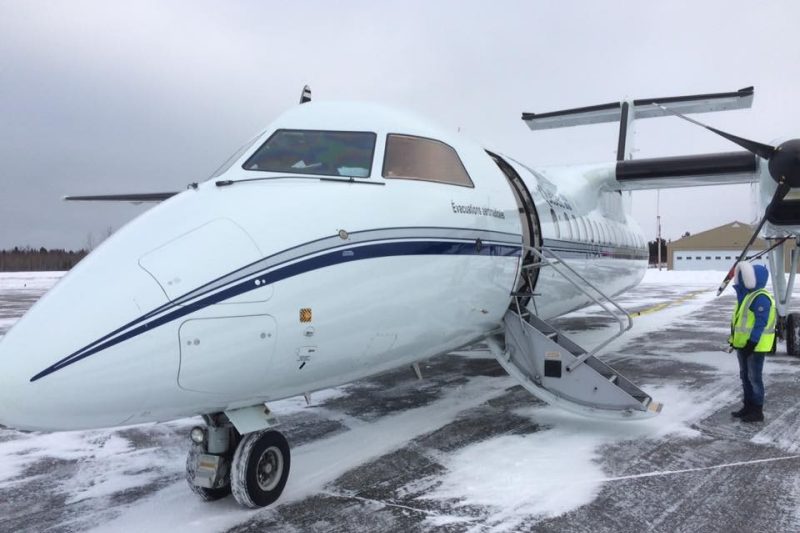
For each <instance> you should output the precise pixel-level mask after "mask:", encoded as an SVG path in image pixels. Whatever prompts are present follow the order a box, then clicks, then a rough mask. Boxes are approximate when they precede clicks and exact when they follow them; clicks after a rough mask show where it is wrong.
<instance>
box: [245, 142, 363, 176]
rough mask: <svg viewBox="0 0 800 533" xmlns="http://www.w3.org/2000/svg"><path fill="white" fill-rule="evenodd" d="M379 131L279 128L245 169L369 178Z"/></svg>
mask: <svg viewBox="0 0 800 533" xmlns="http://www.w3.org/2000/svg"><path fill="white" fill-rule="evenodd" d="M375 139H376V135H375V134H374V133H369V132H356V131H318V130H278V131H276V132H275V133H273V134H272V135H271V136H270V138H269V139H267V140H266V142H265V143H264V144H262V145H261V147H260V148H259V149H258V150H256V152H255V153H254V154H253V155H252V156H250V158H249V159H248V160H247V161H245V163H244V165H242V168H244V169H245V170H261V171H267V172H280V173H285V174H317V175H322V176H347V177H350V178H368V177H369V175H370V172H371V170H372V156H373V154H374V152H375Z"/></svg>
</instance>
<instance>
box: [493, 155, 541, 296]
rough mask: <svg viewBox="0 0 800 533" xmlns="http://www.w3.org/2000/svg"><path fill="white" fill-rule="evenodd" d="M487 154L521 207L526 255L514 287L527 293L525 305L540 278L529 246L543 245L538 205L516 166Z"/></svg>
mask: <svg viewBox="0 0 800 533" xmlns="http://www.w3.org/2000/svg"><path fill="white" fill-rule="evenodd" d="M486 153H487V154H489V156H490V157H491V158H492V159H493V160H494V162H495V163H497V166H498V167H500V170H502V171H503V174H505V176H506V179H507V180H508V183H509V185H510V186H511V190H512V191H513V192H514V198H516V200H517V206H518V207H519V216H520V218H521V219H522V220H521V222H522V237H523V241H524V243H523V244H524V245H525V250H526V251H525V255H524V256H523V258H522V268H521V272H520V276H519V278H518V279H517V285H516V287H515V289H514V292H515V294H517V295H526V296H524V298H523V301H522V302H521V303H522V305H523V306H525V305H527V303H528V301H529V300H530V298H531V297H532V296H533V289H534V288H535V287H536V280H537V279H538V278H539V268H538V266H537V263H538V262H537V260H536V258H535V256H534V254H533V253H531V252H530V250H529V248H531V247H533V248H541V246H542V233H541V231H540V228H539V217H538V216H537V215H536V207H535V206H534V203H533V197H532V196H531V193H530V191H529V190H528V187H527V186H526V185H525V182H524V181H523V180H522V177H520V175H519V174H518V173H517V171H516V170H514V167H512V166H511V165H509V164H508V162H507V161H506V160H505V159H503V158H502V157H500V156H499V155H497V154H494V153H492V152H489V151H487V152H486Z"/></svg>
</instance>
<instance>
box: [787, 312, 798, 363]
mask: <svg viewBox="0 0 800 533" xmlns="http://www.w3.org/2000/svg"><path fill="white" fill-rule="evenodd" d="M786 353H787V354H789V355H795V356H797V355H800V315H798V314H797V313H789V316H788V317H786Z"/></svg>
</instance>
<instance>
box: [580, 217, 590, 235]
mask: <svg viewBox="0 0 800 533" xmlns="http://www.w3.org/2000/svg"><path fill="white" fill-rule="evenodd" d="M578 223H580V226H579V227H578V234H579V235H580V237H579V238H580V240H582V241H588V240H589V232H588V231H586V222H584V221H583V217H581V218H579V219H578Z"/></svg>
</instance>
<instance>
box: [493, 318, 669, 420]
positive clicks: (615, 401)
mask: <svg viewBox="0 0 800 533" xmlns="http://www.w3.org/2000/svg"><path fill="white" fill-rule="evenodd" d="M504 323H505V332H506V333H505V347H506V351H505V354H504V356H503V357H498V361H499V362H500V364H501V365H503V367H504V368H505V369H506V370H507V371H508V373H509V374H511V375H512V376H514V377H515V378H517V379H518V380H519V381H520V383H521V384H522V385H523V387H525V388H526V389H527V390H528V391H530V392H531V393H532V394H534V395H535V396H537V397H539V398H541V399H543V400H545V401H547V402H548V403H551V404H556V405H560V406H561V407H564V408H566V409H569V410H573V411H578V412H582V413H584V414H587V413H590V414H593V415H600V416H606V417H610V418H631V417H644V416H652V415H653V414H656V413H657V412H658V411H659V410H660V404H657V403H655V402H652V398H650V396H649V395H647V393H645V392H644V391H642V390H641V389H639V388H638V387H637V386H636V385H635V384H633V383H632V382H631V381H629V380H628V379H626V378H625V377H624V376H623V375H621V374H620V373H619V372H617V371H616V370H614V369H613V368H612V367H610V366H609V365H607V364H606V363H604V362H603V361H601V360H600V359H598V358H597V357H594V356H590V357H586V358H585V360H584V361H583V363H580V364H576V363H578V359H579V358H581V357H582V356H585V355H586V354H587V352H586V350H584V349H583V348H582V347H580V346H579V345H578V344H576V343H575V342H573V341H572V340H570V339H569V338H568V337H567V336H566V335H564V334H563V333H562V332H561V331H559V330H558V329H556V328H555V327H553V326H552V325H551V324H549V323H547V322H545V321H544V320H542V319H540V318H539V317H537V316H536V315H535V314H533V313H530V312H526V313H524V314H518V313H517V312H516V311H515V310H509V311H507V312H506V316H505V317H504ZM570 365H573V366H574V367H573V368H572V370H568V367H570Z"/></svg>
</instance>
